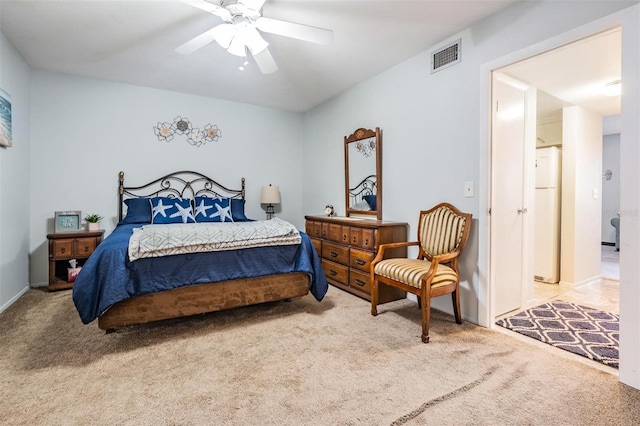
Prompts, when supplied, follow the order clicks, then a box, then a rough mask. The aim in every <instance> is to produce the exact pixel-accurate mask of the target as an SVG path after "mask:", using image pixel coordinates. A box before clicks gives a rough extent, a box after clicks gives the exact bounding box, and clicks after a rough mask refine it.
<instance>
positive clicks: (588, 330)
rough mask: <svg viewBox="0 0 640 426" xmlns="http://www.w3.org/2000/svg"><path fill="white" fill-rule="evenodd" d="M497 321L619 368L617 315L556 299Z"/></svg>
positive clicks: (543, 340)
mask: <svg viewBox="0 0 640 426" xmlns="http://www.w3.org/2000/svg"><path fill="white" fill-rule="evenodd" d="M496 324H498V325H499V326H502V327H504V328H508V329H509V330H513V331H516V332H518V333H520V334H523V335H525V336H529V337H533V338H534V339H537V340H540V341H541V342H544V343H548V344H550V345H552V346H555V347H557V348H561V349H564V350H566V351H569V352H573V353H574V354H578V355H582V356H584V357H586V358H589V359H592V360H594V361H598V362H601V363H602V364H605V365H608V366H610V367H614V368H618V358H619V357H618V340H619V331H618V315H615V314H611V313H608V312H603V311H599V310H597V309H593V308H588V307H586V306H581V305H576V304H575V303H570V302H562V301H560V300H555V301H553V302H549V303H544V304H542V305H540V306H536V307H535V308H531V309H529V310H526V311H523V312H520V313H518V314H516V315H513V316H511V317H507V318H504V319H501V320H498V321H496Z"/></svg>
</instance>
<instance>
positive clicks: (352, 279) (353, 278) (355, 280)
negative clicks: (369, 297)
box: [349, 269, 371, 294]
mask: <svg viewBox="0 0 640 426" xmlns="http://www.w3.org/2000/svg"><path fill="white" fill-rule="evenodd" d="M370 278H371V276H370V275H369V274H367V273H364V272H360V271H357V270H355V269H352V270H351V272H350V273H349V285H350V286H351V287H353V288H357V289H358V290H360V291H364V292H365V293H368V294H371V283H370Z"/></svg>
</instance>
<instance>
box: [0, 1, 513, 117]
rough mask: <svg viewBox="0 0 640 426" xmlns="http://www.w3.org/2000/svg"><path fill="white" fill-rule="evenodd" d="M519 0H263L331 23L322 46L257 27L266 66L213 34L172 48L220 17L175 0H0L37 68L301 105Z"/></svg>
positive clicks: (286, 16)
mask: <svg viewBox="0 0 640 426" xmlns="http://www.w3.org/2000/svg"><path fill="white" fill-rule="evenodd" d="M211 1H212V2H214V1H216V0H211ZM218 1H219V0H218ZM517 1H521V0H457V1H450V0H442V1H436V0H422V1H404V0H395V1H394V0H368V1H362V0H360V1H348V0H345V1H342V0H341V1H337V0H325V1H306V0H297V1H296V0H267V2H266V3H265V5H264V8H263V16H266V17H269V18H276V19H281V20H285V21H290V22H296V23H302V24H307V25H312V26H316V27H321V28H327V29H331V30H333V32H334V41H333V43H332V44H331V45H329V46H321V45H316V44H312V43H306V42H302V41H298V40H293V39H289V38H286V37H282V36H277V35H273V34H264V35H263V36H264V39H265V40H266V41H268V42H269V43H270V45H269V50H270V51H271V54H272V55H273V57H274V59H275V61H276V63H277V65H278V67H279V70H278V71H277V72H275V73H274V74H269V75H263V74H261V73H260V71H259V70H258V69H257V67H256V66H255V64H253V63H251V64H250V66H249V68H248V69H247V70H245V71H239V70H238V66H239V65H240V62H241V58H239V57H237V56H233V55H231V54H229V53H227V52H226V51H224V50H223V49H222V48H221V47H220V46H218V45H217V44H216V43H215V42H214V43H211V44H210V45H208V46H206V47H204V48H202V49H200V50H199V51H197V52H195V53H193V54H191V55H186V56H185V55H180V54H178V53H175V52H174V49H175V48H176V47H178V46H180V45H181V44H183V43H184V42H186V41H188V40H190V39H191V38H193V37H195V36H196V35H198V34H200V33H202V32H204V31H206V30H208V29H210V28H212V27H213V26H215V25H218V24H221V23H222V22H223V21H222V20H221V19H220V18H218V17H216V16H214V15H211V14H208V13H207V12H204V11H202V10H200V9H196V8H194V7H192V6H189V5H186V4H184V3H181V2H179V1H177V0H137V1H134V0H128V1H122V0H40V1H36V0H0V29H1V30H2V32H3V33H4V34H5V36H6V37H7V39H9V41H10V42H11V44H12V45H13V46H14V47H15V48H16V49H17V50H18V52H19V53H20V54H21V55H22V57H23V58H24V60H25V61H26V62H27V63H28V64H29V65H30V66H32V67H34V68H37V69H42V70H47V71H55V72H61V73H67V74H73V75H78V76H86V77H91V78H98V79H105V80H112V81H117V82H122V83H129V84H134V85H140V86H148V87H154V88H159V89H166V90H172V91H177V92H185V93H193V94H198V95H202V96H209V97H214V98H220V99H227V100H230V101H237V102H243V103H249V104H254V105H260V106H266V107H274V108H279V109H284V110H289V111H296V112H303V111H307V110H309V109H311V108H313V107H314V106H317V105H319V104H320V103H322V102H324V101H326V100H328V99H330V98H332V97H334V96H336V95H338V94H340V93H341V92H343V91H345V90H346V89H349V88H350V87H353V86H354V85H357V84H358V83H360V82H362V81H364V80H367V79H369V78H371V77H372V76H374V75H377V74H379V73H381V72H382V71H385V70H387V69H389V68H391V67H393V66H394V65H396V64H398V63H400V62H402V61H403V60H406V59H408V58H410V57H412V56H414V55H416V54H418V53H420V52H422V51H425V50H427V49H429V48H432V47H433V46H434V45H437V44H439V43H442V42H444V41H447V39H448V38H449V37H451V36H453V35H455V34H456V33H458V32H460V31H461V30H463V29H465V28H468V27H469V26H471V25H473V24H474V23H475V22H477V21H480V20H482V19H484V18H485V17H487V16H489V15H492V14H494V13H496V12H497V11H499V10H500V9H502V8H505V7H508V6H510V5H511V4H513V3H515V2H517Z"/></svg>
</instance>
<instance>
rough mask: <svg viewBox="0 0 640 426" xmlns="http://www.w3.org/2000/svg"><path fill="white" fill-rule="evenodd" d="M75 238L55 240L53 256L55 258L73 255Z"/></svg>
mask: <svg viewBox="0 0 640 426" xmlns="http://www.w3.org/2000/svg"><path fill="white" fill-rule="evenodd" d="M73 256H74V254H73V240H54V241H53V249H52V251H51V257H53V258H54V259H57V258H65V257H69V258H70V257H73Z"/></svg>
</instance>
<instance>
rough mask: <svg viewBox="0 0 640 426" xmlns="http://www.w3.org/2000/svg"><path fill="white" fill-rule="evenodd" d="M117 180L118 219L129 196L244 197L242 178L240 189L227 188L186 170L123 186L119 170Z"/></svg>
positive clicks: (122, 176)
mask: <svg viewBox="0 0 640 426" xmlns="http://www.w3.org/2000/svg"><path fill="white" fill-rule="evenodd" d="M118 181H119V184H118V199H119V202H118V221H121V220H122V217H123V212H122V207H123V205H124V200H125V199H129V198H142V197H158V196H161V197H180V198H194V197H197V196H209V197H223V198H240V199H243V200H244V197H245V184H244V178H242V180H241V185H242V187H241V189H229V188H227V187H225V186H224V185H221V184H219V183H218V182H216V181H215V180H213V179H211V178H210V177H208V176H205V175H203V174H202V173H198V172H192V171H188V170H183V171H180V172H174V173H170V174H168V175H166V176H163V177H161V178H158V179H155V180H153V181H151V182H149V183H146V184H144V185H141V186H124V172H123V171H121V172H120V173H118Z"/></svg>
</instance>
